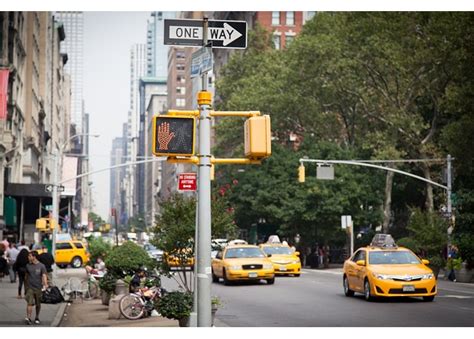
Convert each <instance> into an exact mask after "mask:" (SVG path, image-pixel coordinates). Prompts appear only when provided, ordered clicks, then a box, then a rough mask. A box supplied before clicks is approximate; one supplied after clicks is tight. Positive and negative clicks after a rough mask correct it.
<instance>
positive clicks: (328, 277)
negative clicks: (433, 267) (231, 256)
mask: <svg viewBox="0 0 474 339" xmlns="http://www.w3.org/2000/svg"><path fill="white" fill-rule="evenodd" d="M212 294H213V295H218V296H219V297H220V298H221V299H222V300H223V303H224V306H223V307H222V308H221V309H219V311H218V312H217V315H216V316H217V318H218V319H219V320H220V322H221V324H225V325H227V326H232V327H244V326H245V327H317V326H321V327H322V326H324V327H348V326H351V327H373V326H382V327H386V326H390V327H410V326H416V327H452V326H461V327H463V326H474V284H461V283H454V282H451V281H447V280H444V278H443V277H440V279H439V280H438V295H437V296H436V298H435V300H434V301H433V302H424V301H422V299H421V298H386V299H378V300H376V301H374V302H366V301H365V300H364V299H363V296H362V295H361V294H356V295H355V296H354V297H350V298H348V297H346V296H345V295H344V292H343V289H342V269H340V268H339V269H326V270H311V269H304V270H303V272H302V275H301V276H300V277H299V278H295V277H277V278H276V281H275V284H274V285H266V282H263V281H262V282H260V283H240V284H235V285H231V286H224V285H223V283H222V281H221V282H220V283H218V284H216V283H213V284H212Z"/></svg>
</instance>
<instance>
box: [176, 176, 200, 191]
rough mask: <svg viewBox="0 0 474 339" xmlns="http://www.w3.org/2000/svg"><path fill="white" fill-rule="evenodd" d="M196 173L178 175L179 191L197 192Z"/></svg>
mask: <svg viewBox="0 0 474 339" xmlns="http://www.w3.org/2000/svg"><path fill="white" fill-rule="evenodd" d="M196 181H197V175H196V173H179V174H178V190H179V191H195V190H196V188H197V184H196Z"/></svg>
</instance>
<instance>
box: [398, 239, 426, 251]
mask: <svg viewBox="0 0 474 339" xmlns="http://www.w3.org/2000/svg"><path fill="white" fill-rule="evenodd" d="M396 243H397V245H398V246H401V247H405V248H408V249H409V250H411V251H413V252H414V253H418V252H419V251H420V249H419V247H418V243H417V242H416V241H415V240H414V239H413V238H409V237H405V238H401V239H398V240H397V241H396Z"/></svg>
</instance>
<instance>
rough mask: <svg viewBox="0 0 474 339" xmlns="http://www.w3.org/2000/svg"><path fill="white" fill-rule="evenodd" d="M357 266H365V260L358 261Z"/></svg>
mask: <svg viewBox="0 0 474 339" xmlns="http://www.w3.org/2000/svg"><path fill="white" fill-rule="evenodd" d="M356 264H357V265H359V266H365V260H357V261H356Z"/></svg>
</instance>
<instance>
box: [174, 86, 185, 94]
mask: <svg viewBox="0 0 474 339" xmlns="http://www.w3.org/2000/svg"><path fill="white" fill-rule="evenodd" d="M176 93H177V94H183V95H184V94H186V87H176Z"/></svg>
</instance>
